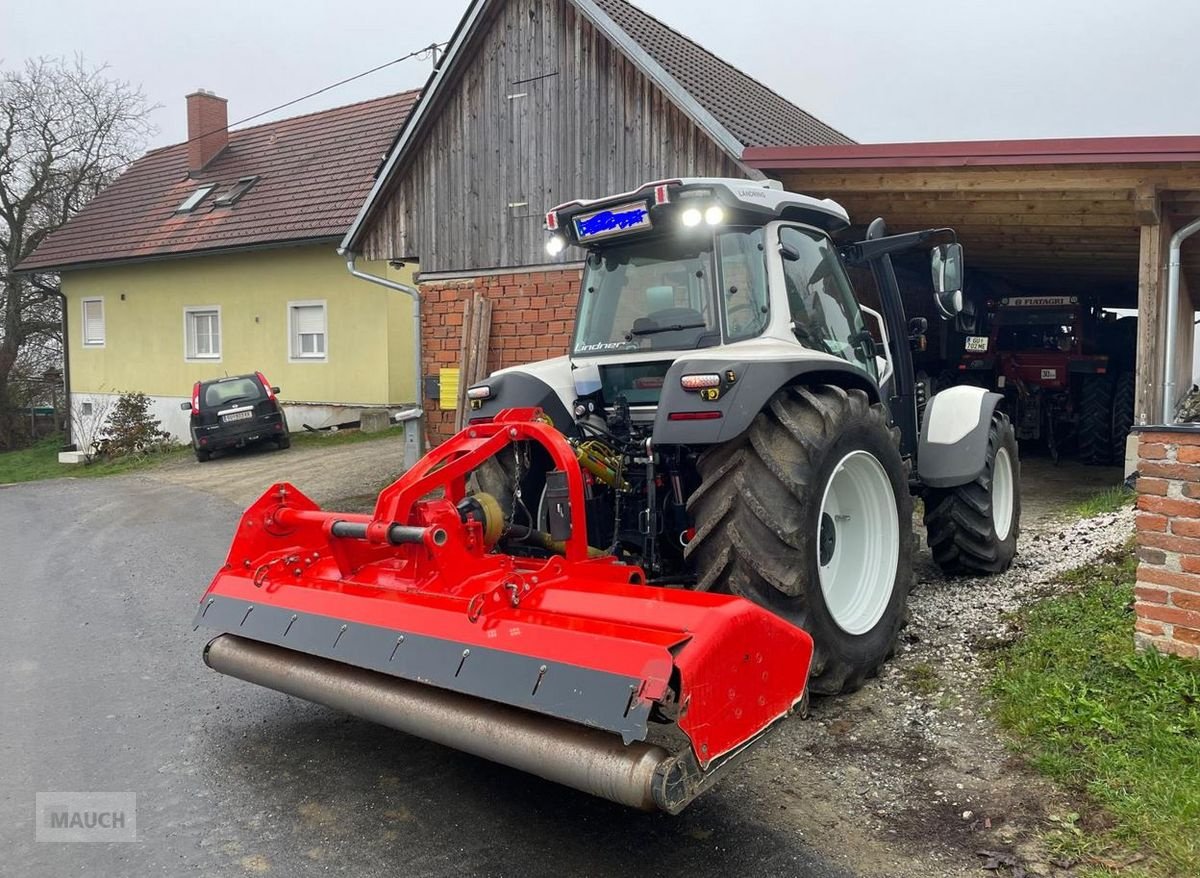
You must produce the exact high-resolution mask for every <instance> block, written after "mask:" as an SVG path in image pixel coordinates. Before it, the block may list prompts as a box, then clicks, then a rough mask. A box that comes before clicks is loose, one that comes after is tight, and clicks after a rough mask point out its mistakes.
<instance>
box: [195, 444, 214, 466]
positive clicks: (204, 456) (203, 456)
mask: <svg viewBox="0 0 1200 878" xmlns="http://www.w3.org/2000/svg"><path fill="white" fill-rule="evenodd" d="M210 457H212V452H211V451H209V450H207V449H205V448H197V449H196V460H198V461H200V462H201V463H205V462H206V461H207V460H208V459H209V458H210Z"/></svg>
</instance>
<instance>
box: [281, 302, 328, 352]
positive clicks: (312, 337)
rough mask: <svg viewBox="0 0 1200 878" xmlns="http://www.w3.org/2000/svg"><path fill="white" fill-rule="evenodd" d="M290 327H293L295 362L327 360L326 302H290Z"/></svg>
mask: <svg viewBox="0 0 1200 878" xmlns="http://www.w3.org/2000/svg"><path fill="white" fill-rule="evenodd" d="M288 325H289V326H290V327H291V336H292V337H291V346H290V349H291V356H292V359H293V360H323V359H325V333H326V327H325V303H324V302H290V303H289V304H288Z"/></svg>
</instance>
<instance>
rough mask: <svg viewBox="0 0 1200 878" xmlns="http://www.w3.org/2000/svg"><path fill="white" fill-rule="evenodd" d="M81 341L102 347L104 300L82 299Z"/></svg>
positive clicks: (90, 345) (91, 345)
mask: <svg viewBox="0 0 1200 878" xmlns="http://www.w3.org/2000/svg"><path fill="white" fill-rule="evenodd" d="M83 343H84V345H86V346H88V347H101V348H102V347H104V300H103V299H84V300H83Z"/></svg>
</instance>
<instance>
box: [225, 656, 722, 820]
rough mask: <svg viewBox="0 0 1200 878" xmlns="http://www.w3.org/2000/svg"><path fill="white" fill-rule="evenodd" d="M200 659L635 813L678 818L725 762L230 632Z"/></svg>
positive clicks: (270, 686)
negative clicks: (704, 762)
mask: <svg viewBox="0 0 1200 878" xmlns="http://www.w3.org/2000/svg"><path fill="white" fill-rule="evenodd" d="M204 661H205V663H206V664H207V665H208V666H209V667H210V668H212V669H213V670H214V671H218V672H220V673H222V674H228V675H229V676H231V677H237V678H239V679H242V680H246V681H247V682H250V683H257V684H258V685H260V686H266V687H268V688H270V689H275V690H277V691H279V692H283V693H286V694H288V695H294V696H296V697H297V698H303V699H305V700H307V701H313V702H315V703H317V704H323V705H325V706H326V707H331V708H333V709H334V710H340V711H343V712H345V713H349V714H353V715H354V716H357V717H361V718H362V719H366V720H370V721H371V722H376V723H379V724H381V725H385V726H389V727H391V728H393V729H397V730H398V731H401V732H405V733H407V734H410V735H415V736H416V737H419V738H425V739H426V740H429V741H433V742H435V743H437V744H442V745H444V746H446V747H453V748H454V749H456V750H462V751H463V752H464V753H470V754H472V755H474V756H479V757H481V758H483V759H489V760H491V761H492V762H498V763H500V764H501V765H507V766H509V767H510V768H515V769H518V770H519V771H526V772H529V773H530V774H536V775H537V776H538V777H541V778H544V779H546V780H550V781H554V782H555V783H559V784H563V785H564V786H568V787H573V788H574V789H577V790H581V791H583V792H585V793H589V794H590V795H593V796H599V797H601V798H604V799H608V800H610V801H613V802H616V803H618V804H621V805H625V806H627V807H630V808H637V809H639V810H642V811H657V810H662V811H666V812H668V813H671V814H677V813H679V811H681V810H682V809H683V807H684V806H685V805H686V804H687V803H688V802H690V801H691V800H692V799H693V798H695V796H696V795H698V794H699V793H700V792H701V791H702V790H704V789H706V788H707V787H708V786H709V785H710V784H711V783H712V782H713V780H714V779H715V775H716V774H717V768H724V767H725V765H727V764H728V762H724V763H722V764H721V765H720V766H717V765H716V764H715V763H714V764H713V765H711V766H710V767H709V769H708V770H707V771H704V772H703V773H701V772H700V770H699V768H698V766H697V765H696V762H695V759H694V757H693V756H692V754H691V752H690V750H689V751H687V752H685V753H684V754H681V755H678V756H673V755H671V754H670V753H668V752H667V751H666V750H665V749H663V748H662V747H659V746H657V745H655V744H647V743H645V742H634V743H632V744H629V745H625V744H623V743H622V742H621V739H620V738H618V737H616V736H614V735H611V734H609V733H608V732H603V731H600V730H598V729H591V728H587V727H586V726H581V725H576V724H575V723H569V722H564V721H563V720H557V719H554V718H552V717H546V716H541V715H539V714H536V713H531V712H529V711H524V710H520V709H518V708H513V707H508V706H507V705H503V704H497V703H493V702H489V701H483V700H481V699H478V698H472V697H471V696H468V695H460V694H458V693H456V692H450V691H448V690H445V689H438V688H436V687H433V686H425V685H422V684H420V683H412V682H409V681H407V680H401V679H399V678H396V677H391V676H388V675H386V674H380V673H377V672H375V671H367V670H363V669H360V668H355V667H352V666H350V665H344V664H341V663H339V662H332V661H329V660H327V659H322V658H316V657H315V656H310V655H306V654H304V653H299V652H295V651H293V650H290V649H283V648H281V647H278V646H270V645H268V644H264V643H260V642H258V641H254V640H246V639H244V638H241V637H235V636H233V635H231V634H222V635H220V636H219V637H216V638H214V639H213V640H212V641H210V642H209V644H208V645H207V646H206V647H205V648H204ZM740 752H741V751H739V754H738V755H740ZM729 761H732V760H729Z"/></svg>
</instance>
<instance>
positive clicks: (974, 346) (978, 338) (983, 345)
mask: <svg viewBox="0 0 1200 878" xmlns="http://www.w3.org/2000/svg"><path fill="white" fill-rule="evenodd" d="M987 343H988V337H987V336H986V335H968V336H967V343H966V345H965V347H966V349H967V350H968V351H986V350H987Z"/></svg>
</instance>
